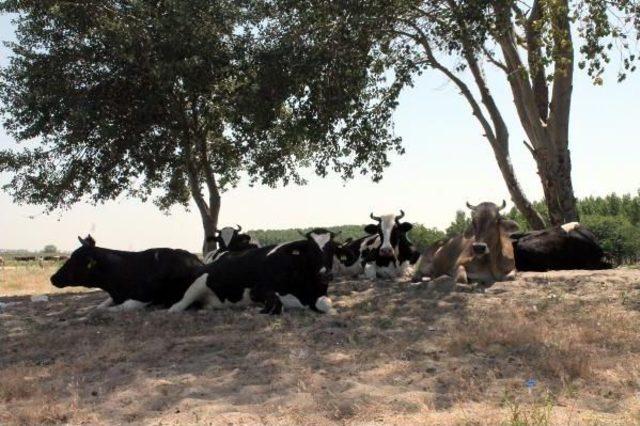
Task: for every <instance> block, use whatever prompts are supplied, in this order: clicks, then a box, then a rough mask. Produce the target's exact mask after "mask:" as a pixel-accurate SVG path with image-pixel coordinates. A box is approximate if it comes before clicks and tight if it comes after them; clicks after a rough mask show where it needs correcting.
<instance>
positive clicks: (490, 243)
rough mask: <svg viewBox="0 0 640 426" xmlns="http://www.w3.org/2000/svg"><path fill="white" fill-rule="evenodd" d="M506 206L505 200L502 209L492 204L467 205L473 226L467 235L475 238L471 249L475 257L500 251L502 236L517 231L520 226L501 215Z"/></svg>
mask: <svg viewBox="0 0 640 426" xmlns="http://www.w3.org/2000/svg"><path fill="white" fill-rule="evenodd" d="M506 206H507V202H506V201H504V200H503V201H502V205H501V206H500V207H498V206H497V205H496V204H494V203H491V202H484V203H480V204H478V205H477V206H474V205H471V204H469V203H467V207H468V208H469V209H471V226H470V227H469V229H468V230H467V232H466V234H467V236H469V237H470V236H473V243H472V244H471V247H472V249H473V254H474V255H475V256H478V257H480V256H485V255H488V254H490V253H491V250H497V249H499V247H501V246H500V245H501V238H502V236H503V235H509V234H511V233H513V232H515V231H516V230H517V228H518V225H517V224H516V223H515V222H513V221H512V220H509V219H505V218H503V217H502V216H501V215H500V212H501V211H502V210H503V209H504V208H505V207H506ZM470 234H471V235H470Z"/></svg>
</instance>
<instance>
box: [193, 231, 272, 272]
mask: <svg viewBox="0 0 640 426" xmlns="http://www.w3.org/2000/svg"><path fill="white" fill-rule="evenodd" d="M241 231H242V227H241V226H240V225H237V228H232V227H230V226H225V227H224V228H221V229H219V230H217V231H216V236H215V237H214V240H215V241H216V243H218V248H217V249H216V250H213V251H210V252H209V253H207V254H206V256H205V257H204V263H207V264H208V263H211V262H214V261H216V260H217V259H218V258H219V257H220V256H223V255H224V253H228V252H241V251H244V250H248V249H251V248H258V247H260V246H259V245H258V244H255V243H253V242H251V236H250V235H249V234H241V233H240V232H241Z"/></svg>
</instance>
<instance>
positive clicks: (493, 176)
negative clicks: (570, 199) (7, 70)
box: [0, 15, 640, 251]
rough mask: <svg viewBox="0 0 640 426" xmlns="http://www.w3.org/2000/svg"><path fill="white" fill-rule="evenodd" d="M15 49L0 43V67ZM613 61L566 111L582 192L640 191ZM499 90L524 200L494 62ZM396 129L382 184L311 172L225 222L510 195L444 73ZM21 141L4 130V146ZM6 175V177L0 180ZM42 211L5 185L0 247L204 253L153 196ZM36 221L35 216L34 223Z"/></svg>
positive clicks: (336, 217)
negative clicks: (92, 244) (87, 243)
mask: <svg viewBox="0 0 640 426" xmlns="http://www.w3.org/2000/svg"><path fill="white" fill-rule="evenodd" d="M13 37H14V35H13V26H12V24H11V22H10V19H9V17H8V16H6V15H4V16H0V40H3V41H4V40H11V39H13ZM8 55H9V52H8V50H7V49H6V48H5V47H3V46H2V47H0V66H2V65H5V64H6V63H7V57H8ZM616 70H617V69H616V65H613V66H612V67H611V68H610V72H608V73H607V74H606V78H605V85H604V86H602V87H596V86H593V85H592V84H591V82H590V80H589V79H588V78H587V76H586V75H585V74H583V73H582V72H579V71H577V72H576V80H575V84H574V96H573V108H572V112H571V128H570V149H571V153H572V163H573V182H574V189H575V193H576V196H578V197H584V196H588V195H605V194H608V193H611V192H616V193H618V194H621V193H627V192H634V193H635V192H636V191H637V190H638V188H640V168H639V165H640V143H639V142H640V140H639V137H638V131H637V122H636V120H638V117H640V99H639V98H640V75H639V74H637V73H636V74H633V75H631V76H630V77H629V78H627V80H626V81H625V82H623V83H616V82H615V71H616ZM487 76H488V80H489V83H490V86H491V89H492V91H493V94H494V96H495V98H496V100H497V102H498V105H499V106H500V108H501V110H502V111H503V114H505V119H506V120H507V124H508V126H509V130H510V136H511V152H512V161H513V164H514V167H515V169H516V171H517V175H518V178H519V180H520V183H521V185H522V187H523V188H524V191H525V193H526V195H527V196H528V197H529V199H531V200H534V199H540V198H541V197H542V189H541V187H540V183H539V180H538V176H537V174H536V171H535V165H534V163H533V160H532V159H531V156H530V154H529V152H528V151H527V150H526V148H525V147H524V145H523V144H522V143H521V141H523V140H524V139H525V137H524V133H523V132H522V130H521V129H520V126H519V124H518V121H517V117H516V115H515V109H514V107H513V102H512V97H511V94H510V91H509V90H508V87H507V86H506V81H505V80H504V78H501V77H500V75H499V74H498V72H497V71H492V70H490V69H487ZM394 119H395V133H396V134H397V135H399V136H401V137H402V138H403V146H404V147H405V149H406V153H405V155H402V156H397V155H394V156H392V157H391V162H392V164H391V166H390V167H389V168H388V169H387V170H386V171H385V174H384V179H383V180H382V181H381V182H379V183H373V182H372V181H371V180H370V178H368V177H366V176H358V177H356V178H355V179H353V180H350V181H346V182H345V181H342V180H341V179H340V178H339V177H337V176H335V175H332V176H329V177H327V178H325V179H321V178H318V177H313V176H310V179H309V182H308V184H307V185H306V186H292V185H290V186H287V187H279V188H276V189H272V188H268V187H264V186H254V187H249V186H248V184H247V182H246V181H241V182H240V184H239V185H238V187H237V188H233V189H230V190H228V191H227V192H225V193H224V194H222V210H221V213H220V225H221V226H224V225H235V224H241V225H242V226H243V228H244V229H245V230H249V229H281V228H293V227H308V226H331V225H340V224H357V223H367V222H368V220H369V219H368V218H369V213H370V212H374V213H375V214H376V215H380V214H384V213H387V212H394V211H395V212H397V211H398V210H399V209H403V210H404V211H405V213H406V216H405V219H406V220H408V221H411V222H418V223H422V224H424V225H426V226H429V227H431V226H434V227H439V228H444V227H446V226H447V225H448V224H449V223H450V222H451V220H452V219H453V217H454V215H455V212H456V210H459V209H464V208H465V207H464V206H465V202H466V201H469V202H470V203H472V204H475V203H478V202H481V201H494V202H496V203H499V202H501V200H503V199H506V200H507V202H508V205H509V206H511V202H510V200H509V194H508V191H507V189H506V186H505V184H504V182H503V180H502V177H501V175H500V172H499V170H498V167H497V164H496V162H495V159H494V158H493V153H492V150H491V148H490V146H489V144H488V143H487V141H486V140H485V139H484V138H483V136H482V131H481V129H480V125H479V124H478V122H477V121H476V119H475V117H473V116H472V115H471V111H470V108H469V106H468V104H467V103H466V101H465V100H464V99H463V97H462V96H460V94H459V92H458V91H457V90H456V89H455V87H454V86H453V84H452V83H450V82H448V81H447V80H446V79H445V78H444V77H443V76H441V75H440V74H438V73H436V72H435V71H433V72H426V73H424V74H423V75H422V76H421V77H419V78H418V79H417V80H416V82H415V85H414V87H413V88H410V89H407V90H405V91H404V92H403V93H402V95H401V98H400V104H399V107H398V108H397V110H396V112H395V116H394ZM14 147H16V144H15V141H14V140H13V139H12V138H11V137H10V136H9V135H7V134H6V132H5V131H4V129H0V149H5V148H14ZM8 179H9V176H8V175H6V174H4V175H0V184H3V183H6V182H7V181H8ZM43 210H44V209H43V207H42V206H34V205H16V204H15V203H14V202H13V201H12V199H11V197H9V196H8V195H7V194H6V193H3V192H1V191H0V248H2V249H29V250H40V249H42V248H43V247H44V246H45V245H47V244H54V245H56V246H57V247H58V248H59V249H62V250H73V249H75V248H76V247H77V245H78V243H77V239H76V236H77V235H83V236H84V235H86V234H87V233H91V234H92V235H93V236H94V237H95V239H96V241H97V244H98V245H99V246H103V247H110V248H115V249H122V250H142V249H145V248H150V247H175V248H184V249H188V250H191V251H199V250H200V249H201V246H202V225H201V221H200V215H199V213H198V211H197V209H196V208H195V206H193V207H192V208H191V209H190V211H186V210H185V209H184V208H182V207H176V208H173V209H172V210H171V211H170V212H169V214H165V213H162V212H160V211H158V209H157V208H156V207H155V206H154V205H153V204H152V203H151V202H148V203H142V202H140V201H138V200H134V199H125V198H121V199H118V200H115V201H112V202H107V203H104V204H99V205H97V206H94V205H90V204H77V205H75V206H73V207H72V208H70V209H68V210H65V211H59V212H54V213H51V214H48V215H47V214H42V212H43ZM32 216H33V218H31V217H32Z"/></svg>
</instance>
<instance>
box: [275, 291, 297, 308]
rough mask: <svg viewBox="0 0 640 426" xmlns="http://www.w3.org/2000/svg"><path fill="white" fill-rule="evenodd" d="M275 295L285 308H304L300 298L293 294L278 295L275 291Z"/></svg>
mask: <svg viewBox="0 0 640 426" xmlns="http://www.w3.org/2000/svg"><path fill="white" fill-rule="evenodd" d="M276 295H277V296H278V299H280V302H281V303H282V306H284V307H285V308H295V309H300V308H304V305H303V304H302V303H300V299H298V298H297V297H295V296H294V295H293V294H285V295H284V296H280V295H279V294H278V293H276Z"/></svg>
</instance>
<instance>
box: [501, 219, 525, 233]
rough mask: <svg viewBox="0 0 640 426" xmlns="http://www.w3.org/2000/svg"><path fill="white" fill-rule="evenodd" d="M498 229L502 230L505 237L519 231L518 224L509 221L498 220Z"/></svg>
mask: <svg viewBox="0 0 640 426" xmlns="http://www.w3.org/2000/svg"><path fill="white" fill-rule="evenodd" d="M500 228H502V230H503V231H504V232H506V233H507V235H511V234H515V233H516V232H518V231H519V230H520V226H519V225H518V223H517V222H515V221H513V220H511V219H500Z"/></svg>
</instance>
